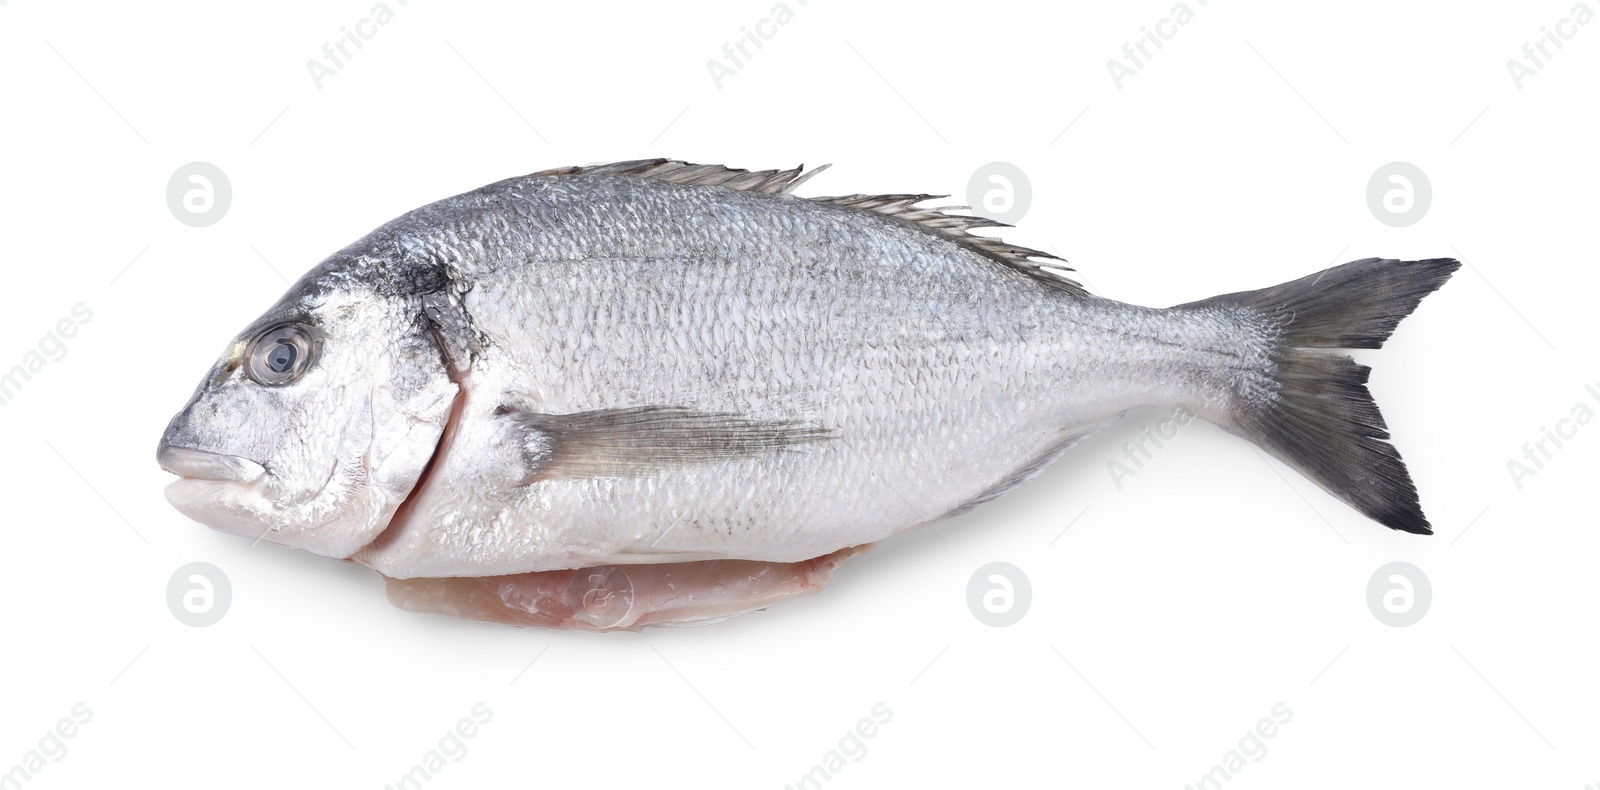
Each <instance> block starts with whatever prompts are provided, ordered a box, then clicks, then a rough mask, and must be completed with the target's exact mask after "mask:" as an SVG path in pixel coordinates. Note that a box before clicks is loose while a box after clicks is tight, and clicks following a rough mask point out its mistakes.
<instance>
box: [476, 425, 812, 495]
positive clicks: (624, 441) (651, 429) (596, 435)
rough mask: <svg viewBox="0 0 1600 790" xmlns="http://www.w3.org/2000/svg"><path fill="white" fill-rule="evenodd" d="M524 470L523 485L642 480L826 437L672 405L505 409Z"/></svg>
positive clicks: (804, 428) (799, 427) (806, 428)
mask: <svg viewBox="0 0 1600 790" xmlns="http://www.w3.org/2000/svg"><path fill="white" fill-rule="evenodd" d="M499 419H501V420H504V421H505V423H506V426H507V429H508V433H509V435H510V437H511V440H512V441H514V442H517V443H518V445H519V447H518V450H519V452H520V455H521V457H522V459H523V462H524V464H525V465H526V470H525V471H526V473H527V474H526V476H525V478H524V479H523V480H522V484H523V485H526V484H528V483H531V482H533V481H535V480H540V479H544V478H550V477H644V476H648V475H652V474H657V473H659V472H662V471H664V470H668V469H672V468H675V467H680V466H685V465H690V464H702V463H710V462H714V461H728V460H735V459H739V458H750V457H754V456H757V455H761V454H764V453H771V452H781V451H784V450H787V449H791V448H794V447H796V446H798V445H803V444H808V443H811V442H817V441H821V440H824V439H827V438H830V436H831V435H832V433H831V432H830V431H828V430H827V429H825V428H822V427H820V426H818V425H815V424H810V423H804V422H797V421H789V420H756V419H750V418H747V417H743V416H740V415H737V414H726V413H710V412H701V411H695V410H693V409H687V408H682V407H677V406H636V407H629V408H622V409H602V410H599V411H586V412H577V413H574V414H540V413H536V412H526V411H510V410H506V409H504V408H502V410H501V411H500V412H499Z"/></svg>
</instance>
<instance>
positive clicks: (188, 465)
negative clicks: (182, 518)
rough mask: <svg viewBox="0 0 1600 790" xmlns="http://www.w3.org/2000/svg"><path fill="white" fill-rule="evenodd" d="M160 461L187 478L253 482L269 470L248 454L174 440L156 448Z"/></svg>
mask: <svg viewBox="0 0 1600 790" xmlns="http://www.w3.org/2000/svg"><path fill="white" fill-rule="evenodd" d="M156 463H158V464H160V465H161V468H162V469H165V470H167V471H168V472H171V473H173V474H175V475H177V476H179V477H181V478H183V479H185V480H206V481H212V482H226V483H252V482H255V481H256V480H257V479H258V478H260V477H261V476H262V475H263V474H265V473H266V471H267V468H266V467H264V466H262V465H261V464H259V463H257V462H255V461H252V460H250V459H249V458H245V457H244V456H239V455H225V454H223V453H213V452H210V451H208V450H197V449H195V448H193V447H177V446H174V445H170V444H163V445H161V447H160V448H158V449H157V450H156Z"/></svg>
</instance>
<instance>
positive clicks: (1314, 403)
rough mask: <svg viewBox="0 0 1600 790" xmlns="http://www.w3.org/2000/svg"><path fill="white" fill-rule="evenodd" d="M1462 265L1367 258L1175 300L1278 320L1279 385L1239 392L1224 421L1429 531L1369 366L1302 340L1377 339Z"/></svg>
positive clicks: (1327, 484)
mask: <svg viewBox="0 0 1600 790" xmlns="http://www.w3.org/2000/svg"><path fill="white" fill-rule="evenodd" d="M1460 267H1461V264H1460V263H1459V262H1457V261H1454V260H1451V259H1448V258H1438V259H1433V260H1425V261H1409V262H1408V261H1396V260H1380V259H1377V258H1368V259H1366V260H1360V261H1354V262H1352V263H1347V264H1344V265H1342V266H1335V267H1333V268H1331V269H1328V270H1326V271H1324V272H1322V273H1320V274H1315V275H1310V276H1307V277H1302V278H1300V279H1298V280H1294V281H1293V282H1288V283H1284V284H1282V285H1277V286H1273V287H1271V288H1264V289H1262V290H1259V291H1246V292H1241V293H1234V294H1226V295H1223V296H1214V297H1212V298H1210V299H1206V300H1203V301H1199V302H1191V303H1189V304H1186V305H1179V308H1180V309H1182V308H1187V309H1206V308H1222V309H1226V308H1246V309H1248V310H1251V311H1253V312H1255V313H1257V314H1259V315H1261V316H1263V317H1265V318H1267V319H1269V320H1271V321H1272V322H1274V324H1275V327H1276V330H1277V332H1278V337H1277V342H1278V346H1279V348H1278V350H1277V352H1276V355H1275V362H1276V364H1275V371H1274V378H1275V380H1276V382H1277V385H1278V386H1277V389H1276V391H1275V392H1272V393H1261V394H1258V395H1249V394H1241V395H1240V396H1239V397H1238V398H1237V399H1236V400H1235V402H1234V403H1233V405H1232V418H1233V424H1232V425H1231V426H1225V427H1228V429H1229V430H1231V431H1233V432H1234V433H1237V434H1239V435H1241V436H1244V437H1245V438H1247V439H1250V440H1251V441H1253V442H1255V443H1256V444H1258V445H1260V446H1261V447H1262V448H1263V449H1265V450H1267V451H1268V452H1270V453H1272V454H1273V455H1274V456H1276V457H1277V458H1278V459H1279V460H1281V461H1283V462H1284V463H1286V464H1289V465H1290V466H1293V467H1295V468H1296V469H1299V470H1300V471H1301V473H1303V474H1304V475H1305V476H1306V477H1308V478H1310V479H1311V480H1312V481H1314V482H1315V483H1317V485H1320V486H1322V488H1323V489H1324V490H1326V491H1327V492H1328V493H1330V494H1333V495H1334V496H1336V497H1338V498H1340V499H1342V500H1344V501H1345V502H1347V503H1349V504H1350V505H1351V506H1352V507H1354V508H1355V509H1357V510H1359V511H1361V512H1362V513H1364V514H1366V515H1367V516H1368V517H1370V518H1372V519H1373V520H1375V521H1377V522H1378V523H1380V524H1383V525H1384V526H1387V527H1390V528H1393V529H1398V530H1404V531H1406V532H1413V533H1418V534H1424V535H1426V534H1432V532H1433V529H1432V527H1430V526H1429V524H1428V519H1427V517H1426V516H1424V515H1423V513H1422V506H1421V503H1420V502H1419V501H1418V498H1417V489H1416V485H1415V484H1413V483H1412V481H1411V474H1410V473H1409V472H1407V471H1406V466H1405V463H1404V462H1403V461H1401V460H1400V453H1399V452H1398V451H1397V450H1395V448H1394V446H1393V445H1391V444H1389V441H1388V440H1389V432H1388V427H1387V426H1386V425H1385V424H1384V421H1383V415H1382V414H1380V413H1379V412H1378V404H1377V403H1375V402H1374V401H1373V400H1372V393H1371V392H1369V391H1368V390H1367V376H1368V374H1370V373H1371V370H1372V369H1371V368H1369V367H1367V366H1365V365H1360V364H1357V363H1356V362H1355V361H1354V360H1352V359H1351V358H1350V357H1348V356H1345V355H1343V354H1333V353H1326V352H1318V351H1306V350H1303V349H1318V348H1378V347H1380V346H1382V345H1383V342H1384V341H1385V340H1387V339H1388V337H1389V335H1390V333H1392V332H1393V331H1394V329H1395V327H1396V326H1397V325H1399V323H1400V320H1401V319H1402V318H1405V317H1406V316H1407V315H1409V314H1410V313H1411V311H1412V310H1414V309H1416V307H1417V304H1418V303H1419V302H1421V301H1422V298H1423V297H1424V296H1427V295H1428V294H1430V293H1433V292H1434V291H1435V290H1436V289H1438V288H1439V286H1441V285H1443V284H1444V282H1445V280H1448V279H1449V278H1450V275H1451V274H1452V273H1453V272H1455V271H1456V269H1458V268H1460Z"/></svg>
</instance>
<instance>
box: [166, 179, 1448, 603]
mask: <svg viewBox="0 0 1600 790" xmlns="http://www.w3.org/2000/svg"><path fill="white" fill-rule="evenodd" d="M826 167H827V166H826V165H824V166H823V167H819V168H812V169H809V170H808V169H806V168H804V167H803V166H801V167H796V168H792V169H785V170H776V169H775V170H757V171H749V170H743V169H735V168H729V167H724V166H720V165H698V164H690V163H687V162H683V161H678V160H668V159H650V160H636V161H627V162H617V163H612V164H604V165H592V166H582V167H564V168H557V169H551V170H543V171H539V172H536V173H532V174H530V175H526V176H521V177H516V178H511V179H507V180H504V181H500V182H497V183H494V184H490V185H488V186H485V187H482V188H480V189H476V190H473V191H470V192H466V193H463V194H460V195H456V196H454V197H449V198H445V199H443V200H440V201H437V202H435V203H431V204H429V205H426V206H423V207H421V208H418V209H415V210H413V211H411V212H409V213H407V214H404V215H402V216H400V217H398V218H396V219H394V220H391V221H389V222H388V223H385V224H384V225H382V226H381V227H379V228H377V229H376V230H374V231H372V232H371V233H368V234H367V235H366V236H363V237H362V238H361V239H359V240H357V241H355V242H354V243H352V244H350V245H349V246H347V247H345V248H344V249H341V250H339V251H338V252H335V253H334V254H332V255H330V256H329V257H328V258H326V259H325V260H323V261H322V262H321V263H318V264H317V265H316V266H314V267H313V268H311V270H310V271H308V272H307V273H306V274H305V275H304V276H303V277H301V278H300V280H299V281H297V282H296V283H294V284H293V285H292V286H291V287H290V288H289V290H288V291H287V292H286V293H285V294H284V295H283V296H282V298H280V299H279V300H278V301H277V302H276V303H275V304H273V305H272V306H271V307H270V308H268V309H267V311H266V312H265V313H263V314H262V315H261V316H260V317H258V318H257V319H256V320H255V321H253V322H252V323H250V324H249V325H248V326H246V327H245V328H244V329H243V331H241V332H240V333H238V334H237V335H235V336H234V337H233V339H232V340H231V341H229V343H228V344H227V346H226V348H225V349H224V351H223V353H222V354H221V356H220V357H219V358H218V359H217V360H216V361H215V362H214V363H213V364H212V365H211V368H210V369H209V370H208V371H207V372H206V374H205V375H204V376H203V378H202V380H201V383H200V385H199V386H198V387H197V388H196V389H195V391H194V393H193V395H192V396H191V397H190V398H189V401H188V403H187V404H185V405H184V407H183V408H182V410H180V411H179V412H178V413H177V415H176V416H174V417H173V418H172V420H171V422H170V423H169V424H168V425H167V428H166V430H165V431H164V433H163V434H162V437H161V441H160V443H159V446H158V448H157V461H158V463H159V464H160V466H161V467H162V468H163V469H165V470H167V471H168V472H171V473H173V474H176V475H178V477H179V479H178V480H177V481H175V482H172V483H171V484H169V485H168V486H167V488H166V490H165V494H166V497H167V499H168V501H169V502H170V503H171V504H172V506H173V507H175V508H176V509H177V510H178V511H179V512H181V513H182V514H184V515H186V516H188V517H189V518H191V519H193V520H194V521H197V522H200V523H201V524H205V525H207V526H209V527H211V528H214V529H217V530H220V531H223V532H227V533H233V534H238V535H242V536H244V537H246V538H249V539H250V540H252V541H262V542H266V543H268V544H272V545H276V546H280V547H285V548H292V549H301V550H305V551H310V552H314V553H316V554H320V555H324V556H327V557H332V558H337V559H342V560H346V561H350V562H355V563H359V564H361V565H365V566H367V567H369V568H371V569H373V570H375V571H376V572H377V573H378V574H380V575H382V576H383V577H384V578H385V585H386V589H387V594H388V597H389V599H390V601H391V602H392V603H394V604H395V605H397V606H399V607H400V608H402V609H405V610H408V611H415V612H428V613H435V614H443V615H449V616H455V617H464V618H467V619H471V620H478V621H484V622H491V623H504V624H511V625H520V626H535V627H544V628H567V629H579V630H589V631H614V630H638V629H640V628H643V627H645V626H649V625H698V624H704V623H709V622H716V621H719V620H724V619H726V618H729V617H732V616H735V615H739V614H744V613H747V612H751V611H756V610H761V609H766V608H769V607H771V606H773V605H775V604H777V603H780V602H783V601H787V600H791V599H794V598H798V597H801V596H804V595H810V594H813V593H816V592H818V591H819V590H820V589H822V588H823V587H824V586H826V585H827V584H828V582H829V581H830V580H831V579H832V578H833V576H834V574H835V573H836V571H837V570H838V568H839V567H840V566H841V565H842V564H843V563H844V562H845V561H847V560H848V559H850V558H852V557H854V556H858V555H859V554H861V553H862V552H864V551H867V550H868V549H870V548H871V547H872V546H874V545H875V544H877V543H880V542H882V541H885V540H888V539H889V538H892V537H895V536H897V535H901V534H903V533H906V532H909V531H912V530H915V529H918V528H919V527H923V526H926V525H928V524H932V523H934V522H937V521H939V520H941V519H945V518H949V517H951V516H954V515H957V514H961V513H965V512H967V511H970V510H972V509H973V508H975V507H977V506H978V505H981V504H983V503H985V502H989V501H992V500H994V499H996V498H998V497H1000V496H1002V495H1004V494H1005V493H1007V492H1009V491H1011V490H1013V489H1015V488H1017V487H1018V486H1020V485H1022V484H1024V483H1026V482H1027V481H1029V480H1031V479H1033V478H1034V477H1036V476H1037V475H1039V474H1040V473H1041V472H1042V471H1043V470H1044V469H1045V468H1047V467H1049V466H1050V465H1051V464H1052V463H1053V462H1054V461H1056V460H1057V459H1058V458H1060V457H1061V456H1062V455H1063V454H1065V453H1066V452H1067V451H1068V450H1070V449H1071V448H1072V447H1073V446H1074V445H1077V444H1078V443H1080V442H1082V441H1083V440H1085V439H1086V438H1088V437H1090V436H1092V435H1094V434H1095V433H1097V432H1099V431H1101V430H1104V429H1105V428H1107V427H1108V426H1110V425H1112V424H1114V423H1116V422H1117V421H1118V420H1120V419H1122V418H1123V416H1124V415H1125V414H1127V413H1128V412H1129V411H1130V410H1133V409H1137V408H1143V407H1156V408H1163V409H1173V410H1182V411H1183V412H1184V413H1185V414H1187V415H1191V416H1193V417H1197V418H1199V419H1203V420H1206V421H1208V422H1211V423H1213V424H1215V425H1217V426H1220V427H1221V428H1223V429H1224V430H1226V431H1228V432H1230V433H1233V434H1235V435H1237V436H1240V437H1242V438H1244V439H1245V440H1247V441H1249V442H1251V443H1253V444H1254V445H1256V446H1257V447H1259V448H1261V449H1263V450H1265V451H1266V452H1268V453H1270V454H1271V455H1273V456H1275V457H1276V458H1278V459H1280V460H1281V461H1282V462H1284V463H1285V464H1287V465H1288V466H1290V467H1292V468H1294V469H1296V470H1298V471H1299V472H1300V473H1301V474H1303V475H1304V476H1305V477H1306V478H1308V479H1309V480H1311V481H1312V482H1314V483H1316V484H1317V485H1318V486H1320V487H1321V488H1323V489H1324V490H1326V491H1327V492H1328V493H1330V494H1331V495H1333V496H1334V497H1337V498H1338V499H1341V500H1343V501H1344V502H1345V503H1347V504H1349V505H1350V506H1351V507H1352V508H1354V509H1355V510H1357V511H1358V512H1360V513H1362V514H1364V515H1366V516H1367V517H1368V518H1370V519H1371V520H1373V521H1375V522H1377V523H1378V524H1381V525H1383V526H1386V527H1389V528H1392V529H1395V530H1401V531H1404V532H1409V533H1416V534H1429V533H1430V532H1431V527H1430V525H1429V522H1428V520H1427V518H1426V517H1425V516H1424V514H1423V511H1422V508H1421V504H1420V500H1419V497H1418V494H1417V490H1416V486H1415V485H1414V484H1413V482H1412V479H1411V476H1410V473H1409V472H1408V471H1407V469H1406V466H1405V464H1404V463H1403V461H1402V460H1401V458H1400V455H1399V453H1398V451H1396V449H1395V448H1394V446H1393V445H1392V444H1391V443H1390V442H1389V434H1388V430H1387V426H1386V425H1385V423H1384V420H1383V417H1382V416H1381V415H1380V413H1379V411H1378V407H1377V404H1376V403H1375V402H1374V401H1373V398H1372V396H1371V394H1370V392H1369V391H1368V389H1367V386H1366V383H1367V380H1368V376H1369V373H1370V368H1368V367H1366V366H1364V365H1361V364H1358V363H1356V362H1355V361H1354V360H1353V359H1352V358H1351V357H1350V356H1349V355H1348V354H1346V353H1343V352H1342V350H1344V349H1373V348H1379V347H1381V346H1382V345H1383V343H1384V341H1385V340H1387V339H1388V338H1389V336H1390V335H1391V333H1393V332H1394V330H1395V328H1396V327H1397V326H1398V325H1399V323H1400V321H1401V319H1403V318H1405V317H1406V316H1408V315H1410V314H1411V313H1412V311H1413V310H1415V309H1416V307H1417V306H1418V304H1419V303H1420V302H1421V300H1422V299H1423V297H1425V296H1427V295H1428V294H1430V293H1432V292H1433V291H1435V290H1436V289H1438V288H1439V287H1440V286H1441V285H1443V284H1444V282H1445V281H1446V280H1448V279H1449V278H1450V276H1451V274H1452V273H1454V272H1455V271H1456V270H1457V269H1458V268H1459V266H1460V263H1459V262H1458V261H1456V260H1453V259H1449V258H1436V259H1428V260H1414V261H1401V260H1390V259H1378V258H1366V259H1362V260H1356V261H1352V262H1349V263H1345V264H1342V265H1338V266H1334V267H1332V268H1328V269H1325V270H1323V271H1320V272H1315V273H1312V274H1309V275H1306V276H1304V277H1301V278H1300V279H1297V280H1293V281H1290V282H1286V283H1283V284H1280V285H1275V286H1271V287H1268V288H1264V289H1260V290H1253V291H1243V292H1238V293H1230V294H1224V295H1221V296H1213V297H1210V298H1206V299H1201V300H1199V301H1194V302H1187V303H1184V304H1179V305H1175V306H1172V307H1166V308H1155V307H1143V306H1138V305H1134V304H1128V303H1124V302H1119V301H1116V300H1112V299H1108V298H1104V297H1101V296H1096V295H1093V294H1091V293H1090V292H1089V291H1088V290H1087V289H1085V288H1084V287H1083V286H1082V284H1080V283H1079V282H1078V281H1076V280H1075V279H1073V276H1072V273H1073V272H1074V270H1073V269H1071V268H1069V267H1068V266H1067V265H1066V262H1065V261H1063V260H1062V259H1060V258H1059V257H1057V256H1054V255H1050V254H1047V253H1043V252H1039V251H1037V250H1032V249H1028V248H1025V247H1020V246H1015V245H1012V244H1008V243H1006V242H1004V241H1002V240H1001V239H999V238H998V237H995V236H992V235H984V234H979V233H974V232H973V231H975V230H978V229H982V228H986V227H995V226H1002V224H1001V223H998V222H995V221H993V220H990V219H987V218H984V217H982V216H977V215H974V214H972V213H964V210H965V207H930V206H927V205H926V204H927V203H928V202H929V201H931V200H935V199H938V198H942V197H945V196H942V195H929V194H916V193H905V194H889V195H866V194H849V195H842V196H834V197H804V196H800V195H798V194H796V189H797V188H798V187H799V186H801V185H802V184H803V183H805V182H806V181H807V180H809V179H810V178H812V177H813V176H815V175H817V174H818V173H820V172H822V171H823V170H825V169H826Z"/></svg>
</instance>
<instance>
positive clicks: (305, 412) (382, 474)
mask: <svg viewBox="0 0 1600 790" xmlns="http://www.w3.org/2000/svg"><path fill="white" fill-rule="evenodd" d="M316 274H317V272H316V270H313V273H312V274H309V275H307V278H306V279H305V280H302V281H301V283H300V284H298V285H297V286H296V287H295V288H293V289H291V290H290V292H289V293H288V294H287V295H285V296H284V298H283V299H282V300H280V301H279V303H278V304H277V305H275V306H274V307H273V308H272V309H271V310H268V311H267V313H266V314H265V315H263V316H262V317H261V318H259V319H257V320H256V321H255V322H254V323H252V324H251V325H250V326H249V327H248V328H247V329H245V330H244V331H243V332H242V333H240V334H239V335H238V336H237V337H235V338H234V339H233V341H232V342H231V343H229V344H228V347H227V349H226V350H225V351H224V352H223V354H222V356H221V358H220V359H219V360H217V362H216V364H215V365H213V366H212V368H211V371H210V372H209V373H208V374H207V375H206V377H205V379H204V380H203V381H202V382H201V383H200V386H199V387H198V388H197V389H196V390H195V392H194V395H193V396H191V397H190V399H189V402H188V404H187V405H186V406H184V408H183V410H182V411H180V412H178V414H177V416H175V417H173V418H172V421H171V423H169V424H168V425H167V429H166V432H165V433H164V434H163V435H162V437H161V443H160V445H159V447H158V448H157V461H158V462H159V463H160V464H161V466H162V468H163V469H166V470H167V471H169V472H172V473H174V474H177V475H178V476H179V477H180V478H181V479H180V480H178V481H176V482H174V483H172V484H170V485H169V486H168V487H167V489H166V496H167V500H168V501H169V502H171V503H172V505H173V507H175V508H177V509H178V510H179V511H180V512H182V513H183V514H184V515H186V516H188V517H189V518H192V519H194V520H195V521H198V522H200V523H202V524H205V525H207V526H210V527H212V528H214V529H217V530H220V531H223V532H230V533H235V534H240V535H244V536H247V537H249V538H251V539H253V540H261V541H265V542H269V543H273V544H275V545H279V546H286V547H290V548H299V549H305V550H308V551H312V552H315V553H318V554H322V555H326V556H329V557H348V556H350V555H351V554H353V553H355V551H356V550H357V549H359V548H361V547H362V546H364V545H366V544H368V543H370V542H371V541H372V540H373V539H374V538H376V537H377V535H378V534H379V533H381V532H382V531H383V530H384V528H385V527H387V526H388V523H389V521H390V519H391V518H392V517H393V515H394V513H395V511H396V509H397V508H398V507H399V506H400V505H401V504H402V503H403V502H404V501H405V498H406V496H407V495H408V494H409V493H410V492H411V490H412V488H413V487H414V486H415V485H416V483H417V481H418V480H419V479H420V478H421V476H422V474H423V472H424V470H425V469H426V467H427V464H428V462H429V460H430V459H431V458H432V457H433V453H434V452H435V449H436V448H437V446H438V444H439V439H440V437H441V435H442V434H443V431H444V428H445V425H446V423H447V421H448V419H449V415H450V410H451V407H452V405H453V403H454V401H455V398H456V396H457V394H458V393H459V389H460V388H459V387H458V385H456V384H455V383H453V382H452V381H451V379H450V376H449V373H448V370H447V368H446V366H445V360H444V357H443V356H442V355H441V349H440V346H439V344H438V343H437V342H436V341H435V339H434V335H433V334H432V333H431V332H430V329H429V324H428V320H427V318H426V317H425V315H424V313H423V311H422V310H421V308H420V307H418V306H417V305H416V304H415V300H414V299H409V298H406V297H404V296H397V295H396V294H395V293H394V292H393V289H380V288H374V287H370V286H363V285H361V284H360V283H359V282H352V280H351V279H349V278H339V279H338V280H337V281H336V282H334V283H332V284H330V283H328V282H326V281H325V280H326V279H327V278H323V280H324V281H319V280H318V279H317V277H316V276H315V275H316Z"/></svg>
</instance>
